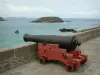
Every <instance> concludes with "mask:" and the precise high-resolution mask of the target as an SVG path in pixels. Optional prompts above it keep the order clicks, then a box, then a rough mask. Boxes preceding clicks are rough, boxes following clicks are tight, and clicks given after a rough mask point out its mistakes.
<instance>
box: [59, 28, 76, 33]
mask: <svg viewBox="0 0 100 75" xmlns="http://www.w3.org/2000/svg"><path fill="white" fill-rule="evenodd" d="M59 31H61V32H73V33H76V32H77V31H76V30H74V29H66V28H62V29H59Z"/></svg>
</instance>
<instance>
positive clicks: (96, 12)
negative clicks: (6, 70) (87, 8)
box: [72, 11, 99, 15]
mask: <svg viewBox="0 0 100 75" xmlns="http://www.w3.org/2000/svg"><path fill="white" fill-rule="evenodd" d="M72 14H75V15H77V14H78V15H93V14H99V12H98V11H92V12H72Z"/></svg>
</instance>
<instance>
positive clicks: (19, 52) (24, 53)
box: [15, 46, 28, 57]
mask: <svg viewBox="0 0 100 75" xmlns="http://www.w3.org/2000/svg"><path fill="white" fill-rule="evenodd" d="M27 55H28V52H27V46H23V47H20V48H16V49H15V56H16V57H24V56H27Z"/></svg>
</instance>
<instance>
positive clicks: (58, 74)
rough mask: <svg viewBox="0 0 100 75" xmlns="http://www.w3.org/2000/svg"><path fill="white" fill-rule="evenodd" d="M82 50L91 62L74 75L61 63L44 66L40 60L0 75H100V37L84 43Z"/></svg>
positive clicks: (50, 63)
mask: <svg viewBox="0 0 100 75" xmlns="http://www.w3.org/2000/svg"><path fill="white" fill-rule="evenodd" d="M80 49H81V50H82V52H83V53H85V54H87V55H88V59H89V60H88V62H87V63H86V64H84V65H82V66H81V68H79V69H77V70H76V71H75V72H72V73H70V72H67V71H66V70H65V66H64V65H63V64H61V63H58V62H49V63H47V64H46V65H42V64H40V63H39V60H34V61H32V62H30V63H28V64H25V65H22V66H20V67H17V68H14V69H10V70H8V71H6V72H3V73H0V75H100V37H98V38H96V39H93V40H90V41H87V42H85V43H83V44H82V46H81V47H80Z"/></svg>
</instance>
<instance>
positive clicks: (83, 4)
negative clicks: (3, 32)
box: [0, 0, 100, 18]
mask: <svg viewBox="0 0 100 75" xmlns="http://www.w3.org/2000/svg"><path fill="white" fill-rule="evenodd" d="M0 16H1V17H43V16H58V17H62V18H100V0H0Z"/></svg>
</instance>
